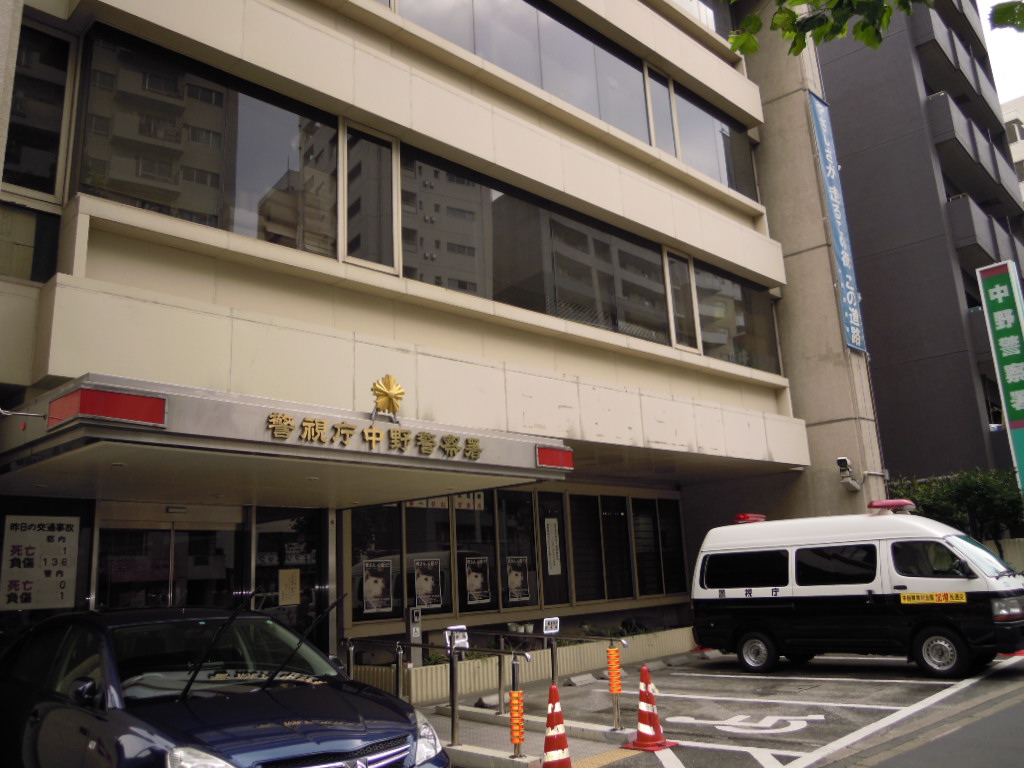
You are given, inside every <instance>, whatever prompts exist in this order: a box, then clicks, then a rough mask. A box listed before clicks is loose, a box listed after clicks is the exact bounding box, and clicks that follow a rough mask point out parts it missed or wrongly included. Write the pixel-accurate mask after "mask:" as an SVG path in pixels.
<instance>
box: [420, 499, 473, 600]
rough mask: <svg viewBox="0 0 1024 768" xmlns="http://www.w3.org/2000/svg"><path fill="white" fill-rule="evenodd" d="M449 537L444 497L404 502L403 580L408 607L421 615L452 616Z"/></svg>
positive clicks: (448, 523) (448, 521) (450, 546)
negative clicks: (422, 612) (404, 562)
mask: <svg viewBox="0 0 1024 768" xmlns="http://www.w3.org/2000/svg"><path fill="white" fill-rule="evenodd" d="M482 495H483V494H480V496H482ZM475 496H476V494H466V497H470V498H473V497H475ZM457 498H463V497H457ZM451 535H452V534H451V522H450V519H449V512H448V497H447V496H442V497H440V498H436V499H421V500H419V501H410V502H406V505H405V547H406V553H407V554H406V556H407V560H406V565H405V579H406V594H407V595H408V596H409V605H410V606H414V607H416V608H421V609H422V610H423V611H424V612H441V613H450V612H451V610H452V543H451Z"/></svg>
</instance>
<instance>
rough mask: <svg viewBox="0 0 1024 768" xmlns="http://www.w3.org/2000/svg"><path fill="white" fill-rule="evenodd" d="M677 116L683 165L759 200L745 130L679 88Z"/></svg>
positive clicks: (677, 87)
mask: <svg viewBox="0 0 1024 768" xmlns="http://www.w3.org/2000/svg"><path fill="white" fill-rule="evenodd" d="M676 116H677V118H678V120H679V147H680V151H681V159H682V161H683V162H684V163H687V164H688V165H691V166H693V167H694V168H696V169H697V170H698V171H702V172H703V173H706V174H707V175H708V176H710V177H711V178H713V179H717V180H718V181H720V182H722V183H723V184H726V185H728V186H729V187H731V188H732V189H735V190H736V191H737V192H742V193H743V194H744V195H746V196H747V197H751V198H754V199H757V187H756V184H755V180H754V158H753V155H752V154H751V148H750V137H749V136H748V135H747V132H746V129H745V128H744V127H743V126H742V125H740V124H739V123H738V122H736V121H735V120H733V119H732V118H730V117H728V116H726V115H725V114H724V113H722V112H720V111H719V110H717V109H715V108H714V107H712V106H711V105H709V104H707V103H706V102H704V101H703V100H702V99H700V98H699V97H697V96H695V95H694V94H692V93H690V92H689V91H687V90H685V89H683V88H682V87H681V86H678V85H677V86H676Z"/></svg>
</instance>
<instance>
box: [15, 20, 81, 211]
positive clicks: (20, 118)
mask: <svg viewBox="0 0 1024 768" xmlns="http://www.w3.org/2000/svg"><path fill="white" fill-rule="evenodd" d="M69 51H70V47H69V45H68V43H67V42H66V41H64V40H60V39H58V38H55V37H51V36H50V35H47V34H44V33H43V32H40V31H39V30H37V29H33V28H32V27H22V28H21V40H20V42H19V44H18V59H17V68H16V69H15V73H14V88H13V93H12V101H11V120H10V126H9V127H8V135H7V152H6V154H5V155H4V169H3V180H4V184H13V185H16V186H19V187H26V188H28V189H33V190H36V191H37V192H45V193H47V194H51V195H52V194H56V192H57V172H58V162H57V161H58V158H59V156H60V137H61V124H62V122H63V119H64V89H65V84H66V81H67V74H68V54H69Z"/></svg>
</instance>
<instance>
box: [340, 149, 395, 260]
mask: <svg viewBox="0 0 1024 768" xmlns="http://www.w3.org/2000/svg"><path fill="white" fill-rule="evenodd" d="M391 157H392V151H391V142H389V141H384V140H383V139H378V138H376V137H374V136H369V135H367V134H365V133H362V132H361V131H355V130H349V132H348V163H347V166H346V167H347V168H348V200H347V206H348V232H347V237H348V255H349V256H353V257H355V258H359V259H365V260H366V261H372V262H374V263H375V264H384V265H386V266H394V263H395V236H394V205H393V203H392V200H393V197H394V196H393V194H392V189H393V184H392V173H391Z"/></svg>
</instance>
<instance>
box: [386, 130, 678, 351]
mask: <svg viewBox="0 0 1024 768" xmlns="http://www.w3.org/2000/svg"><path fill="white" fill-rule="evenodd" d="M402 166H403V172H402V201H403V215H402V229H403V243H404V249H403V267H404V271H403V274H405V275H406V276H407V277H414V278H415V279H418V280H420V281H422V282H433V283H435V284H437V285H448V286H451V287H452V288H455V289H456V290H463V291H466V292H469V293H474V294H475V295H478V296H481V297H483V298H490V299H493V300H495V301H499V302H502V303H504V304H511V305H513V306H517V307H522V308H523V309H528V310H531V311H534V312H542V313H544V314H549V315H554V316H556V317H562V318H565V319H568V320H573V321H575V322H580V323H586V324H588V325H593V326H597V327H599V328H606V329H608V330H612V331H617V332H618V333H624V334H627V335H629V336H634V337H637V338H641V339H647V340H649V341H654V342H657V343H660V344H667V343H669V329H668V317H667V306H666V298H665V277H664V271H663V268H662V257H661V249H660V248H658V246H656V245H655V244H654V243H651V242H649V241H646V240H643V239H641V238H637V237H633V236H631V235H629V234H627V233H625V232H623V231H622V230H618V229H616V228H614V227H610V226H608V225H606V224H602V223H600V222H598V221H596V220H594V219H590V218H587V217H584V216H582V215H581V214H577V213H574V212H571V211H568V210H566V209H563V208H560V207H558V206H556V205H554V204H552V203H548V202H546V201H543V200H541V199H539V198H536V197H533V196H531V195H527V194H526V193H525V192H522V191H521V190H518V189H515V188H513V187H509V186H506V185H504V184H501V183H499V182H497V181H494V180H493V179H488V178H486V177H484V176H481V175H479V174H475V173H473V172H472V171H469V170H468V169H465V168H462V167H460V166H456V165H454V164H452V163H448V162H446V161H443V160H441V159H439V158H436V157H434V156H432V155H428V154H426V153H424V152H420V151H418V150H415V149H413V148H412V147H409V146H403V147H402ZM423 178H429V179H431V181H430V182H429V183H428V184H425V183H424V182H422V181H421V179H423ZM453 209H457V210H458V211H460V213H459V215H455V216H451V215H448V216H445V215H441V216H435V215H426V216H424V215H423V214H422V211H423V210H428V211H429V210H443V211H449V210H453ZM442 244H443V247H442Z"/></svg>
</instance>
